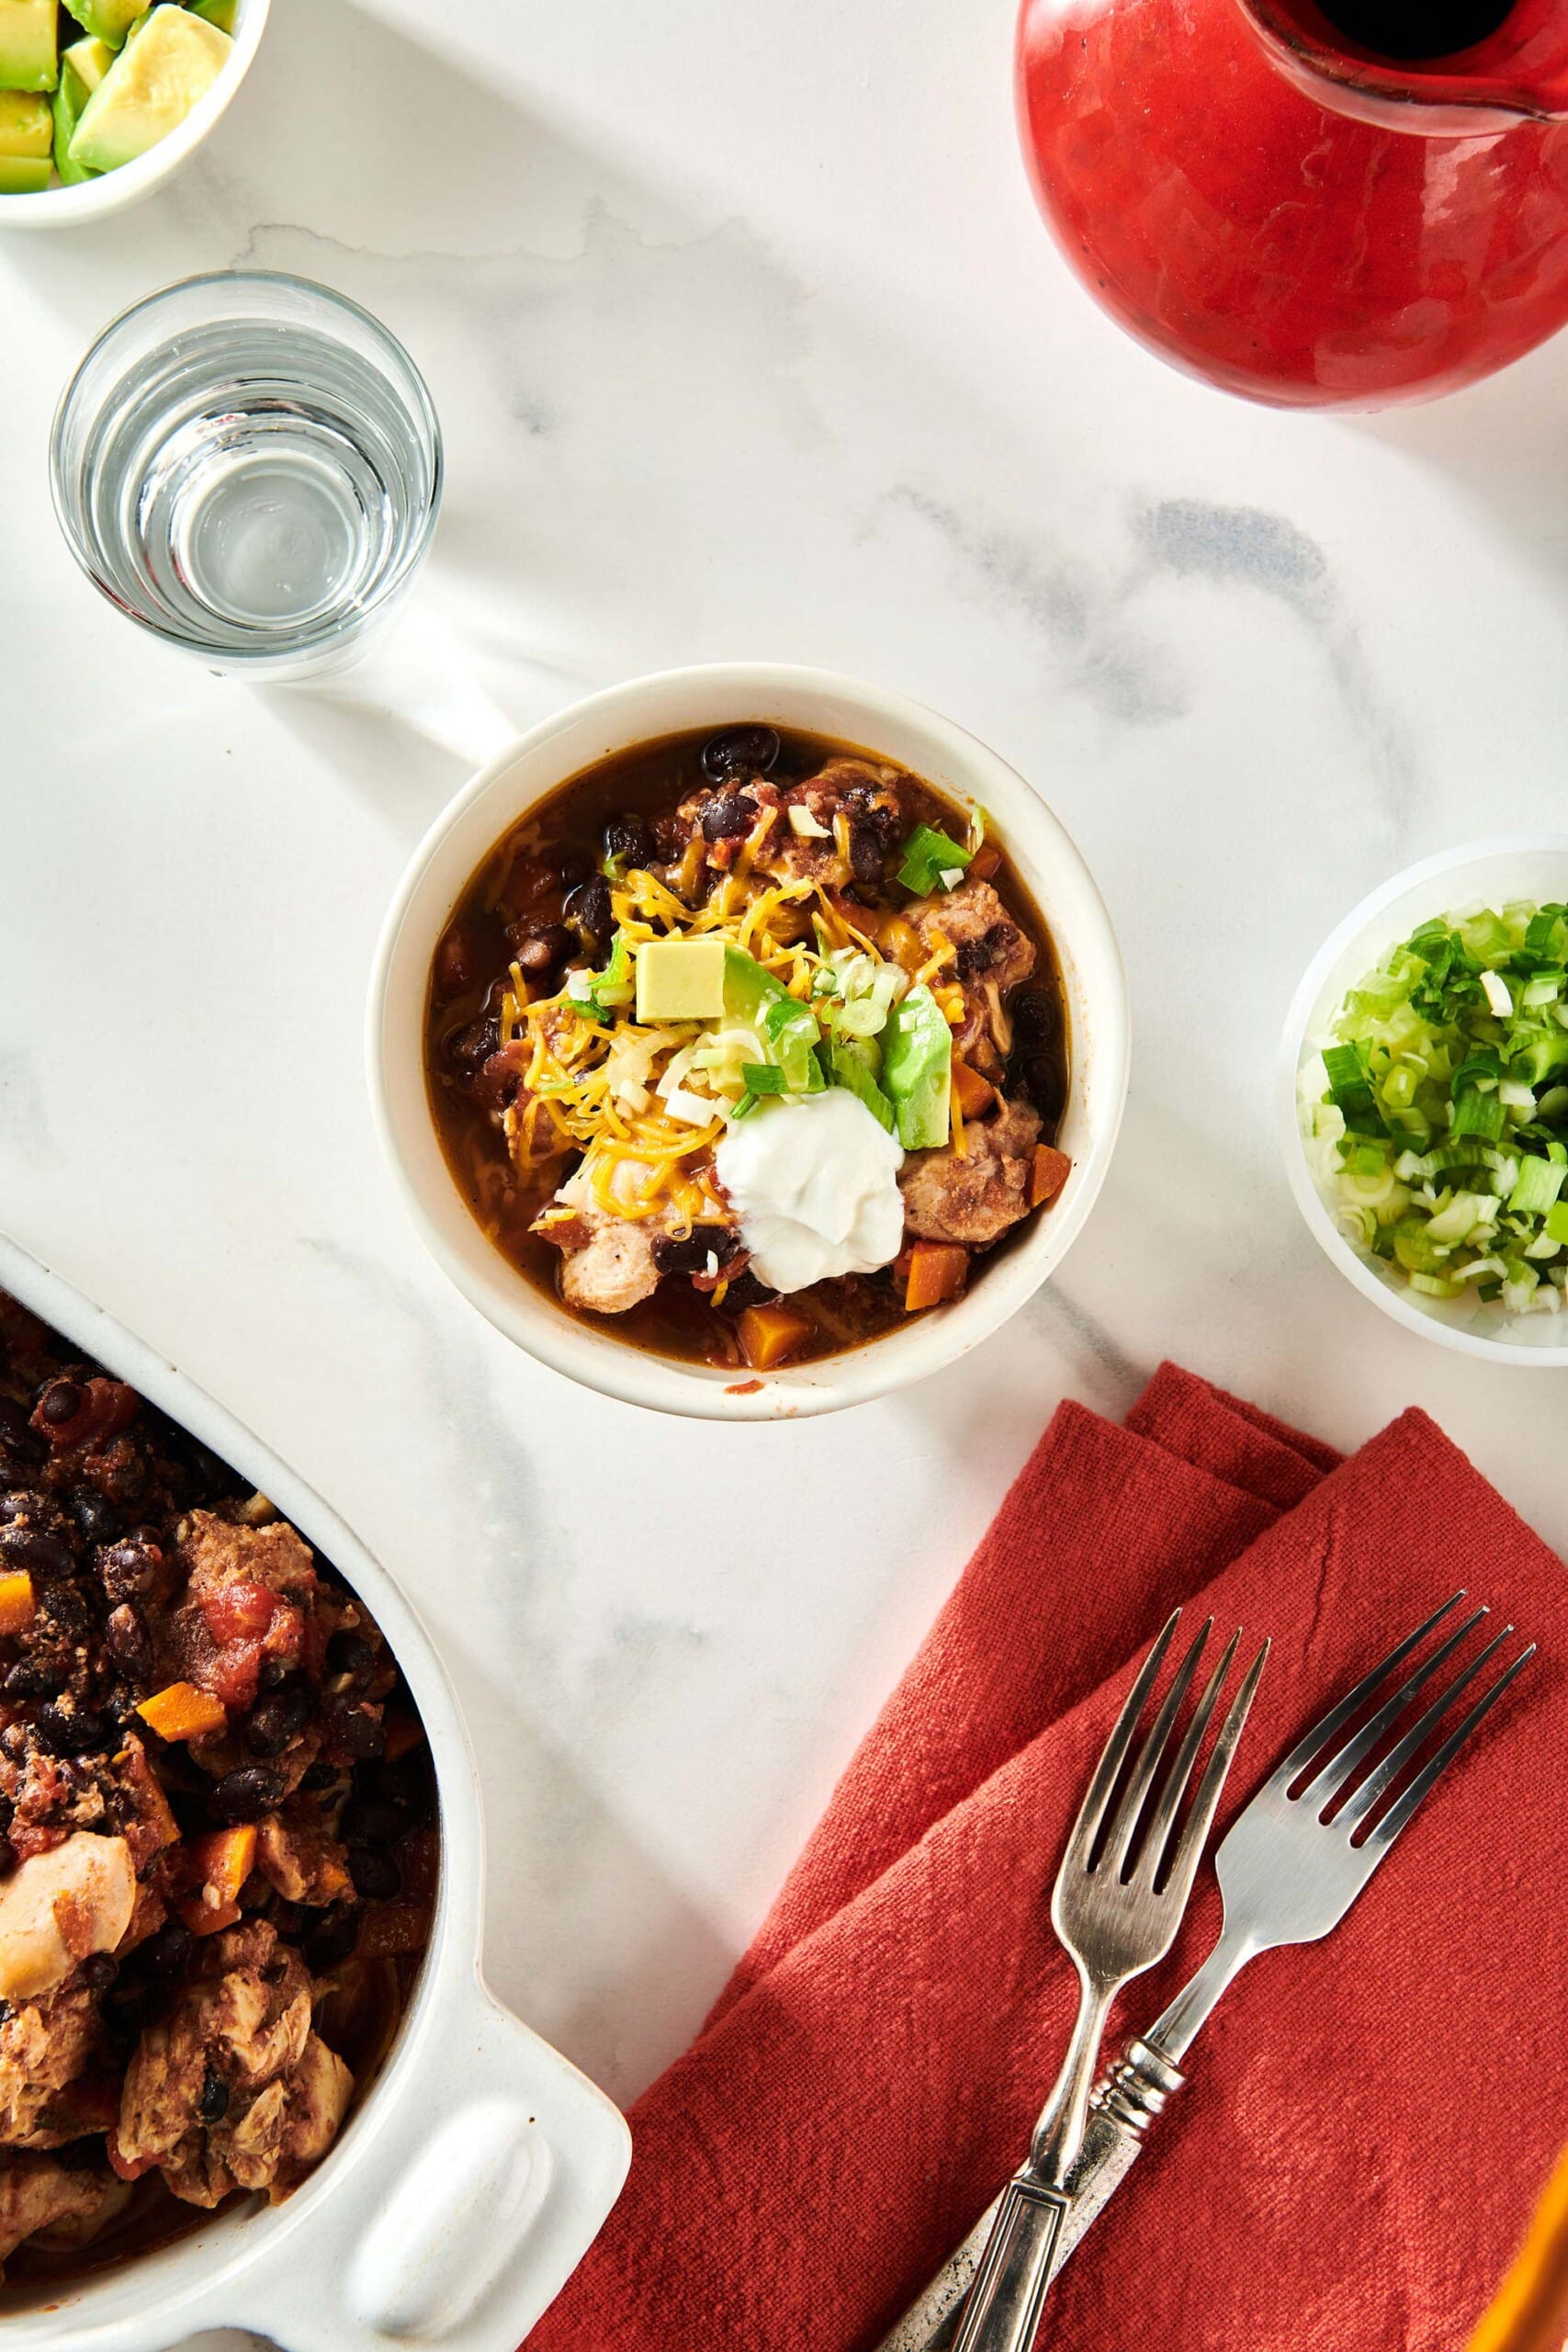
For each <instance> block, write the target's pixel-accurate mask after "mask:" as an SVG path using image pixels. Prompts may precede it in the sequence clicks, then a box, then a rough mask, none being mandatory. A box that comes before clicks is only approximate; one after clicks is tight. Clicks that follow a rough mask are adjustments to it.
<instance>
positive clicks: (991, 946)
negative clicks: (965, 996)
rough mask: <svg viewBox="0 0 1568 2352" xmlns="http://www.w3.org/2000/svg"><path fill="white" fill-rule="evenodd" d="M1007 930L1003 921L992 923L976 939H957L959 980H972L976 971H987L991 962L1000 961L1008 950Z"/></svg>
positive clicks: (1008, 928)
mask: <svg viewBox="0 0 1568 2352" xmlns="http://www.w3.org/2000/svg"><path fill="white" fill-rule="evenodd" d="M1009 930H1010V926H1009V925H1007V924H1005V923H999V922H998V923H993V924H992V925H991V928H990V930H989V931H986V932H982V933H981V934H980V936H979V938H978V939H961V940H960V941H959V943H958V955H957V957H956V959H955V960H956V962H957V965H958V977H959V978H960V979H961V980H972V979H974V978H975V977H976V974H977V973H980V972H988V971H989V970H990V968H991V967H992V965H993V964H999V963H1000V962H1001V960H1002V957H1003V956H1005V955H1006V954H1007V950H1008V935H1009Z"/></svg>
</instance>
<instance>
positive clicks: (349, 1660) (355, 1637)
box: [324, 1626, 376, 1679]
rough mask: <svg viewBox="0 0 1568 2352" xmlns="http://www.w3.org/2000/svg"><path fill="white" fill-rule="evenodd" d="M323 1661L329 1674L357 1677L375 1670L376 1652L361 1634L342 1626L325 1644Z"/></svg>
mask: <svg viewBox="0 0 1568 2352" xmlns="http://www.w3.org/2000/svg"><path fill="white" fill-rule="evenodd" d="M324 1663H325V1668H326V1671H327V1673H328V1675H329V1676H333V1675H339V1674H352V1675H354V1676H355V1678H356V1679H357V1678H359V1677H361V1676H364V1675H368V1674H371V1673H373V1672H374V1671H375V1667H376V1653H375V1650H374V1649H373V1648H372V1647H371V1645H370V1644H369V1643H368V1642H367V1640H366V1638H365V1636H364V1634H355V1633H353V1632H351V1631H350V1630H349V1629H348V1628H347V1627H346V1626H344V1627H342V1628H340V1630H339V1631H338V1632H337V1633H335V1634H333V1637H332V1639H331V1641H330V1642H329V1643H328V1644H327V1651H326V1658H325V1661H324Z"/></svg>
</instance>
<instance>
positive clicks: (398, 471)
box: [50, 270, 442, 683]
mask: <svg viewBox="0 0 1568 2352" xmlns="http://www.w3.org/2000/svg"><path fill="white" fill-rule="evenodd" d="M50 464H51V478H52V481H53V488H54V503H55V511H56V513H57V514H58V515H59V516H60V521H61V525H62V528H63V530H64V532H65V536H66V537H67V538H68V539H69V540H70V542H71V545H72V547H73V549H74V550H75V553H76V557H77V560H78V561H79V562H80V563H81V565H82V568H83V570H84V571H85V572H86V574H87V576H88V578H89V579H90V580H91V581H92V582H94V583H95V585H96V586H97V587H98V588H100V589H101V590H102V591H103V593H104V594H105V595H106V596H107V597H108V599H109V600H110V602H111V603H112V604H114V605H118V607H119V610H120V611H121V612H122V613H127V614H129V615H130V618H131V619H132V620H134V621H140V622H141V626H142V627H143V628H148V629H151V630H152V632H153V634H154V635H155V636H157V637H161V638H162V639H164V641H165V643H167V644H171V645H177V646H181V647H183V648H185V650H186V651H187V652H190V653H194V654H196V655H197V656H199V657H200V659H201V660H202V661H203V662H205V663H206V664H207V666H208V667H209V669H212V670H216V671H220V672H221V673H226V674H227V675H230V676H234V677H246V678H254V679H257V680H265V681H267V682H269V683H271V682H274V681H278V680H288V679H299V678H310V677H318V676H321V675H323V674H325V673H329V672H331V671H333V670H337V669H341V668H343V667H344V666H345V665H346V664H347V663H348V662H351V661H352V660H353V659H354V658H355V655H356V654H357V653H358V651H359V650H360V648H361V645H362V643H363V640H364V639H365V636H366V634H367V631H368V630H369V629H370V628H372V627H373V626H374V625H375V624H376V623H377V622H378V621H380V620H381V619H382V618H384V617H385V616H386V615H387V614H388V613H389V611H390V610H391V608H392V606H393V605H395V604H396V603H397V601H398V600H399V598H400V596H401V594H403V592H404V591H405V590H406V589H407V588H408V586H409V584H410V582H412V579H413V577H414V575H415V573H416V572H417V571H418V570H419V567H420V565H421V563H422V562H423V559H424V557H425V555H426V553H427V552H428V550H429V547H430V541H431V537H432V536H433V534H434V529H435V520H436V515H437V513H438V511H439V508H440V504H441V479H442V466H441V429H440V426H439V424H437V422H436V417H435V411H434V408H433V407H432V405H431V401H430V395H429V393H428V392H427V391H426V390H425V387H424V382H423V379H422V377H421V376H420V373H419V370H418V369H417V368H415V366H414V364H413V362H412V359H411V358H410V357H409V356H408V354H407V352H406V351H404V350H403V348H402V346H401V345H400V344H399V343H397V342H396V341H395V340H394V339H393V337H392V336H391V335H389V334H388V333H387V331H386V329H385V327H382V326H380V325H378V323H377V322H376V321H375V320H374V319H373V318H371V317H370V315H369V313H368V312H367V311H362V310H361V309H360V308H359V307H358V305H357V303H354V302H350V301H347V300H344V297H343V296H342V295H341V294H334V293H333V291H332V290H331V289H330V288H328V287H325V286H313V285H311V284H310V283H309V282H308V281H307V280H306V279H304V278H299V277H285V276H282V275H280V274H278V273H276V272H273V271H269V270H224V271H219V272H216V273H214V274H213V275H212V276H210V277H193V278H190V279H188V280H187V281H186V283H185V284H184V285H180V286H171V287H168V288H165V290H164V292H163V293H161V294H154V295H152V296H151V297H150V298H149V300H146V301H144V302H141V303H139V304H138V305H137V307H136V308H135V309H134V310H133V311H127V312H126V314H125V316H124V317H123V318H122V319H118V320H117V321H116V322H115V324H114V325H113V326H111V327H110V328H109V329H108V330H107V333H106V334H104V335H103V336H101V337H100V339H99V341H98V342H97V343H96V345H94V347H93V349H92V350H91V351H90V352H89V353H88V355H87V356H86V358H85V360H84V361H83V363H82V366H81V367H80V368H78V370H77V372H76V375H75V377H74V378H73V381H72V382H71V384H70V385H69V387H68V388H67V390H66V393H65V397H64V399H63V400H62V402H61V404H60V412H59V414H58V415H57V416H56V418H55V422H54V436H53V441H52V444H51V458H50Z"/></svg>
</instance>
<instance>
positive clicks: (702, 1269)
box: [653, 1225, 741, 1274]
mask: <svg viewBox="0 0 1568 2352" xmlns="http://www.w3.org/2000/svg"><path fill="white" fill-rule="evenodd" d="M740 1246H741V1245H740V1237H739V1234H738V1233H737V1232H736V1231H735V1228H734V1227H733V1226H728V1225H694V1226H693V1227H692V1230H691V1232H690V1233H689V1234H688V1235H687V1236H686V1237H685V1238H684V1239H683V1240H677V1238H675V1236H674V1235H673V1234H672V1233H661V1234H660V1235H659V1236H658V1237H657V1238H656V1239H655V1240H654V1243H653V1262H654V1264H655V1265H656V1266H657V1267H658V1269H659V1272H660V1273H661V1274H705V1273H706V1272H707V1263H708V1259H709V1258H710V1257H713V1258H715V1259H716V1260H717V1261H718V1265H719V1267H720V1270H721V1271H722V1269H723V1268H724V1267H725V1266H727V1265H728V1263H729V1261H730V1260H731V1259H732V1258H737V1257H739V1254H740Z"/></svg>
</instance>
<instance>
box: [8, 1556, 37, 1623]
mask: <svg viewBox="0 0 1568 2352" xmlns="http://www.w3.org/2000/svg"><path fill="white" fill-rule="evenodd" d="M34 1607H35V1603H34V1600H33V1580H32V1578H31V1577H30V1576H28V1572H27V1570H26V1569H25V1568H22V1569H20V1570H18V1572H17V1574H16V1575H15V1576H7V1577H0V1634H19V1633H20V1632H21V1630H22V1628H23V1626H24V1625H26V1624H27V1623H28V1622H29V1621H30V1619H31V1617H32V1613H33V1609H34Z"/></svg>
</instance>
